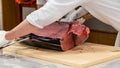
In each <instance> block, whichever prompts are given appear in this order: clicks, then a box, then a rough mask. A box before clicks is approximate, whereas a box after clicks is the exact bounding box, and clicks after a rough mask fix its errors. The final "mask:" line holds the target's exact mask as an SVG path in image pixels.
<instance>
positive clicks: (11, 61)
mask: <svg viewBox="0 0 120 68" xmlns="http://www.w3.org/2000/svg"><path fill="white" fill-rule="evenodd" d="M0 68H73V67H70V66H66V65H62V64H57V63H52V62H47V61H43V60H38V59H33V58H29V57H25V56H20V55H16V54H4V55H1V56H0Z"/></svg>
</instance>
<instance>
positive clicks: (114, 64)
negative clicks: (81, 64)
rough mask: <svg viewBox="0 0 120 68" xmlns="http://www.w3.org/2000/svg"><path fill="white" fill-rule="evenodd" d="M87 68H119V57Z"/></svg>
mask: <svg viewBox="0 0 120 68" xmlns="http://www.w3.org/2000/svg"><path fill="white" fill-rule="evenodd" d="M89 68H120V58H118V59H115V60H112V61H108V62H104V63H101V64H97V65H94V66H91V67H89Z"/></svg>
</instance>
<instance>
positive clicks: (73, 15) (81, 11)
mask: <svg viewBox="0 0 120 68" xmlns="http://www.w3.org/2000/svg"><path fill="white" fill-rule="evenodd" d="M87 13H88V12H87V11H86V10H85V9H83V8H82V7H80V8H78V9H77V10H75V9H74V10H72V11H71V12H70V13H68V14H67V15H66V16H65V17H64V18H62V19H61V20H60V22H73V21H75V20H76V19H78V18H80V17H82V16H84V15H86V14H87ZM80 20H83V22H84V21H85V20H84V19H80Z"/></svg>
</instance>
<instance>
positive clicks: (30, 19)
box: [26, 16, 43, 28]
mask: <svg viewBox="0 0 120 68" xmlns="http://www.w3.org/2000/svg"><path fill="white" fill-rule="evenodd" d="M26 19H27V21H28V23H30V24H31V25H33V26H35V27H38V28H43V26H41V25H38V24H37V23H36V22H35V21H34V19H33V18H32V17H31V16H27V17H26Z"/></svg>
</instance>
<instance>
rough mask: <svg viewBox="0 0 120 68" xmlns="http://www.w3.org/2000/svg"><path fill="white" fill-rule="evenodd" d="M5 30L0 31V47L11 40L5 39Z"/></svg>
mask: <svg viewBox="0 0 120 68" xmlns="http://www.w3.org/2000/svg"><path fill="white" fill-rule="evenodd" d="M6 33H7V32H6V31H0V47H5V46H7V44H9V43H10V42H11V41H10V40H6V39H5V34H6Z"/></svg>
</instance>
